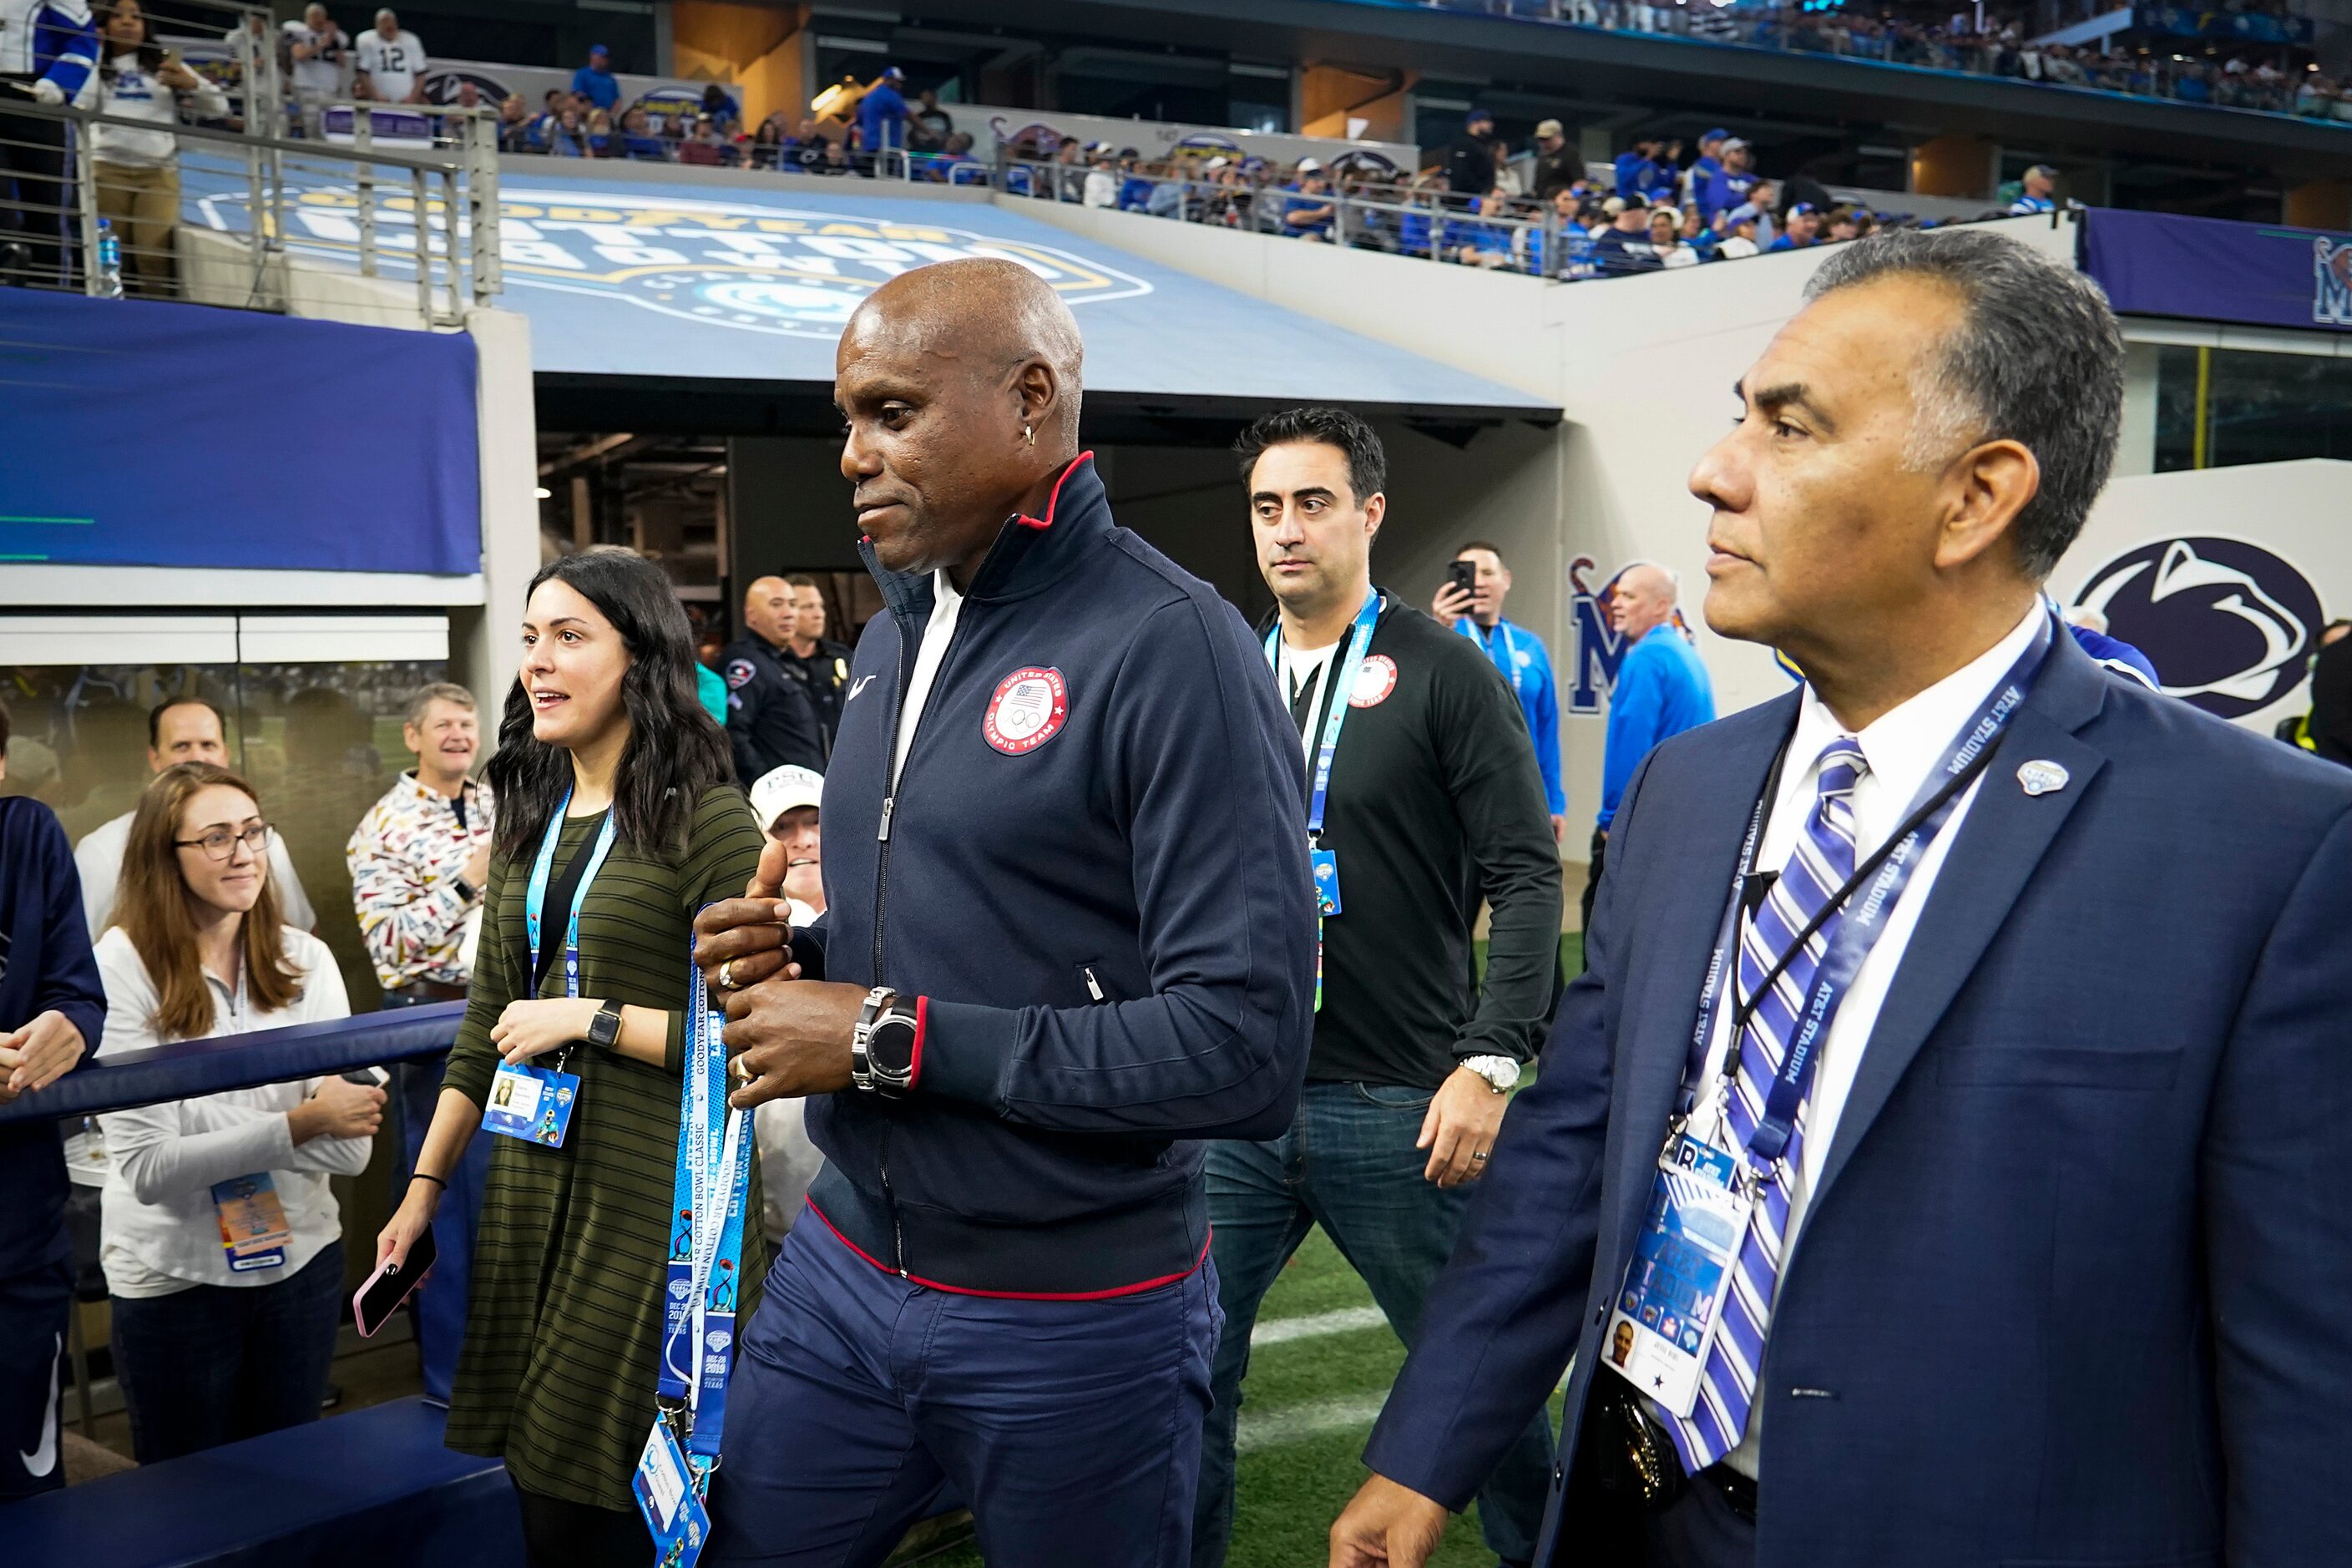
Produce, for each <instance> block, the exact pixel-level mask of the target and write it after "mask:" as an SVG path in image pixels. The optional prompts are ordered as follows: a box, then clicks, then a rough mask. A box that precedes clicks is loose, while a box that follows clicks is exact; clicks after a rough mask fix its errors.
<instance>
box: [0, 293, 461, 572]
mask: <svg viewBox="0 0 2352 1568" xmlns="http://www.w3.org/2000/svg"><path fill="white" fill-rule="evenodd" d="M480 468H481V464H480V461H479V458H478V432H477V429H476V425H475V410H474V342H473V340H472V339H471V338H468V337H465V336H462V335H446V334H440V333H430V332H417V331H394V330H392V329H390V328H385V327H355V326H346V325H344V324H342V323H341V322H336V321H297V320H293V319H290V318H288V317H282V316H271V315H265V314H262V313H260V312H257V311H250V310H205V309H202V308H199V307H194V306H189V305H179V304H163V303H156V302H151V301H145V300H91V299H85V298H83V297H82V296H80V295H77V294H55V293H48V292H46V291H43V290H39V289H0V563H5V562H26V561H30V562H51V563H70V564H76V565H143V566H213V567H241V566H242V567H279V568H289V567H305V568H311V569H315V570H321V571H341V572H425V573H455V574H465V573H472V572H478V571H480V570H481V555H482V544H481V539H482V523H481V479H480Z"/></svg>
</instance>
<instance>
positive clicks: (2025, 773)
mask: <svg viewBox="0 0 2352 1568" xmlns="http://www.w3.org/2000/svg"><path fill="white" fill-rule="evenodd" d="M2017 782H2018V783H2019V784H2023V785H2024V786H2025V793H2026V794H2028V795H2051V794H2053V793H2055V792H2056V791H2059V790H2062V789H2064V788H2065V787H2066V770H2065V769H2064V768H2062V767H2060V766H2059V765H2058V764H2057V763H2053V762H2051V761H2050V760H2049V759H2047V758H2045V757H2036V758H2035V759H2034V760H2033V761H2032V762H2030V763H2020V764H2019V765H2018V769H2017Z"/></svg>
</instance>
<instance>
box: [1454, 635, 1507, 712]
mask: <svg viewBox="0 0 2352 1568" xmlns="http://www.w3.org/2000/svg"><path fill="white" fill-rule="evenodd" d="M1495 629H1496V631H1498V632H1500V633H1502V634H1503V673H1504V674H1505V675H1507V676H1509V677H1510V678H1511V690H1512V692H1513V694H1514V695H1516V694H1517V691H1518V689H1519V641H1518V638H1517V637H1513V636H1512V635H1511V623H1510V622H1508V621H1506V620H1497V621H1496V623H1495ZM1454 630H1455V631H1457V632H1460V633H1461V634H1462V635H1463V636H1464V637H1468V638H1469V639H1470V640H1471V641H1472V642H1474V643H1476V644H1477V645H1478V651H1479V652H1481V653H1483V654H1485V655H1486V657H1487V658H1489V659H1491V658H1494V657H1495V645H1494V644H1492V643H1490V642H1488V641H1487V640H1486V638H1485V637H1480V636H1479V635H1478V623H1477V622H1475V621H1474V620H1472V619H1471V618H1470V617H1469V616H1461V617H1459V618H1458V619H1456V620H1455V621H1454Z"/></svg>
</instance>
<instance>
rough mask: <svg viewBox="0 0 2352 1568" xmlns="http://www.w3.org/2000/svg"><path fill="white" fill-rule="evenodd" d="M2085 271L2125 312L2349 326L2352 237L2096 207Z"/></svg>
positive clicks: (2087, 228)
mask: <svg viewBox="0 0 2352 1568" xmlns="http://www.w3.org/2000/svg"><path fill="white" fill-rule="evenodd" d="M2083 270H2084V271H2085V272H2088V273H2089V274H2090V275H2091V276H2092V277H2093V278H2095V279H2098V282H2099V287H2101V288H2102V289H2105V290H2106V291H2107V298H2108V300H2111V301H2113V302H2114V304H2115V308H2116V310H2121V311H2123V312H2125V313H2126V314H2127V315H2141V316H2185V317H2189V318H2192V319H2196V320H2200V321H2243V322H2247V323H2250V324H2252V325H2259V326H2266V327H2300V328H2302V329H2303V330H2305V331H2336V332H2342V331H2352V234H2329V233H2326V232H2324V231H2322V230H2319V229H2310V228H2286V227H2284V226H2275V225H2269V224H2253V223H2231V222H2229V221H2228V220H2226V219H2223V218H2210V217H2181V216H2175V215H2173V214H2170V213H2143V212H2118V211H2116V210H2113V209H2111V208H2106V207H2101V208H2098V209H2096V210H2095V211H2094V212H2093V213H2092V214H2091V215H2090V217H2089V219H2088V221H2087V222H2086V223H2085V225H2084V239H2083Z"/></svg>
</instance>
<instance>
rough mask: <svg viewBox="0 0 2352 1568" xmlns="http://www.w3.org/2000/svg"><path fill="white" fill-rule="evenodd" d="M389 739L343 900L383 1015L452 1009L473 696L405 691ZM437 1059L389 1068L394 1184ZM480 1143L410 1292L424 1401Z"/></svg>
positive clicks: (464, 896)
mask: <svg viewBox="0 0 2352 1568" xmlns="http://www.w3.org/2000/svg"><path fill="white" fill-rule="evenodd" d="M400 733H401V740H402V742H404V744H405V745H406V746H407V747H408V749H409V750H410V751H412V752H415V753H416V766H415V768H413V769H411V770H409V771H408V772H406V773H402V774H401V775H400V778H399V781H398V782H397V783H395V784H394V785H393V786H392V788H391V789H390V790H389V791H387V792H385V795H384V797H383V799H382V800H379V801H377V802H376V803H375V805H374V806H373V808H371V809H370V810H369V812H368V814H367V816H364V817H362V819H361V821H360V825H359V826H358V828H357V829H356V830H354V831H353V833H352V838H351V843H350V844H349V845H347V846H346V847H344V850H343V856H344V858H345V860H346V861H348V862H349V864H350V866H351V870H352V903H353V904H354V905H356V906H357V908H358V910H359V917H360V934H361V935H362V937H363V938H365V939H366V942H367V948H368V957H369V958H370V959H371V960H372V961H373V963H374V964H375V973H376V978H377V979H378V980H380V981H382V982H383V1005H385V1006H386V1007H414V1006H417V1005H422V1004H425V1003H427V1002H454V1001H458V1000H461V999H462V998H463V997H464V996H465V994H466V985H467V981H469V980H470V979H471V978H472V976H473V968H474V944H475V942H476V941H477V940H478V938H479V936H480V934H481V925H482V889H483V886H484V884H485V883H486V882H487V880H488V876H489V864H490V824H491V818H492V816H493V814H494V812H495V810H496V807H495V805H494V804H493V803H492V801H491V798H490V786H489V785H488V784H486V783H483V782H480V781H478V780H475V779H471V778H468V777H467V772H468V771H469V770H470V769H471V768H472V767H473V765H474V759H475V758H476V757H477V756H478V755H479V754H480V753H481V748H482V735H481V721H480V716H479V714H478V711H477V710H476V707H475V703H474V694H473V693H472V692H470V691H468V690H467V689H465V688H464V687H462V686H453V685H450V684H449V683H447V682H446V681H436V682H435V683H434V684H432V685H429V686H424V687H420V688H418V689H417V691H416V695H415V696H414V697H412V698H410V699H409V700H408V716H407V721H406V723H405V724H404V725H403V727H402V729H401V731H400ZM441 1068H442V1064H441V1062H439V1061H437V1060H432V1059H425V1060H421V1061H411V1062H404V1063H402V1064H401V1066H400V1069H399V1086H398V1087H399V1093H398V1095H397V1096H396V1097H395V1098H396V1103H397V1104H398V1106H399V1114H400V1122H401V1133H402V1140H403V1142H404V1146H405V1149H406V1154H407V1158H406V1159H405V1160H404V1162H403V1163H401V1165H400V1167H399V1171H398V1173H397V1175H396V1177H395V1179H399V1178H403V1177H404V1176H405V1175H406V1173H407V1172H408V1171H409V1170H410V1169H412V1168H413V1167H414V1166H415V1163H416V1152H417V1150H418V1148H419V1146H420V1145H422V1144H423V1142H424V1141H425V1129H426V1128H427V1127H429V1126H430V1125H432V1121H433V1107H434V1102H435V1100H436V1099H438V1098H439V1095H440V1092H441ZM488 1142H489V1141H488V1139H482V1138H478V1139H476V1140H474V1146H473V1148H472V1149H471V1150H470V1151H469V1152H468V1156H467V1159H466V1160H465V1161H464V1162H463V1163H461V1164H460V1165H459V1166H458V1168H457V1171H456V1173H453V1175H452V1177H451V1181H450V1189H449V1192H448V1193H447V1194H446V1197H445V1198H444V1200H443V1202H442V1205H441V1212H440V1216H439V1217H438V1218H437V1219H436V1221H435V1222H434V1224H435V1226H436V1231H437V1232H438V1234H436V1236H435V1237H434V1240H435V1243H436V1246H437V1247H439V1248H440V1254H441V1260H440V1262H439V1263H438V1264H437V1265H436V1267H435V1268H434V1270H433V1277H432V1278H431V1279H428V1280H426V1281H425V1284H424V1285H422V1286H421V1287H419V1288H418V1291H417V1295H416V1298H415V1299H416V1338H417V1344H418V1349H419V1351H420V1352H422V1354H423V1358H424V1363H425V1394H427V1396H428V1397H432V1398H436V1399H445V1400H446V1398H447V1397H448V1394H449V1379H450V1375H451V1373H453V1372H454V1371H455V1370H456V1367H457V1346H458V1342H460V1341H461V1340H462V1339H463V1338H464V1335H465V1327H466V1284H467V1275H468V1274H469V1273H470V1272H471V1267H470V1266H471V1263H472V1260H473V1255H474V1221H475V1216H476V1215H477V1214H478V1211H479V1209H480V1206H481V1193H482V1182H483V1178H484V1176H485V1175H486V1174H487V1173H488V1166H489V1148H488Z"/></svg>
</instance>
